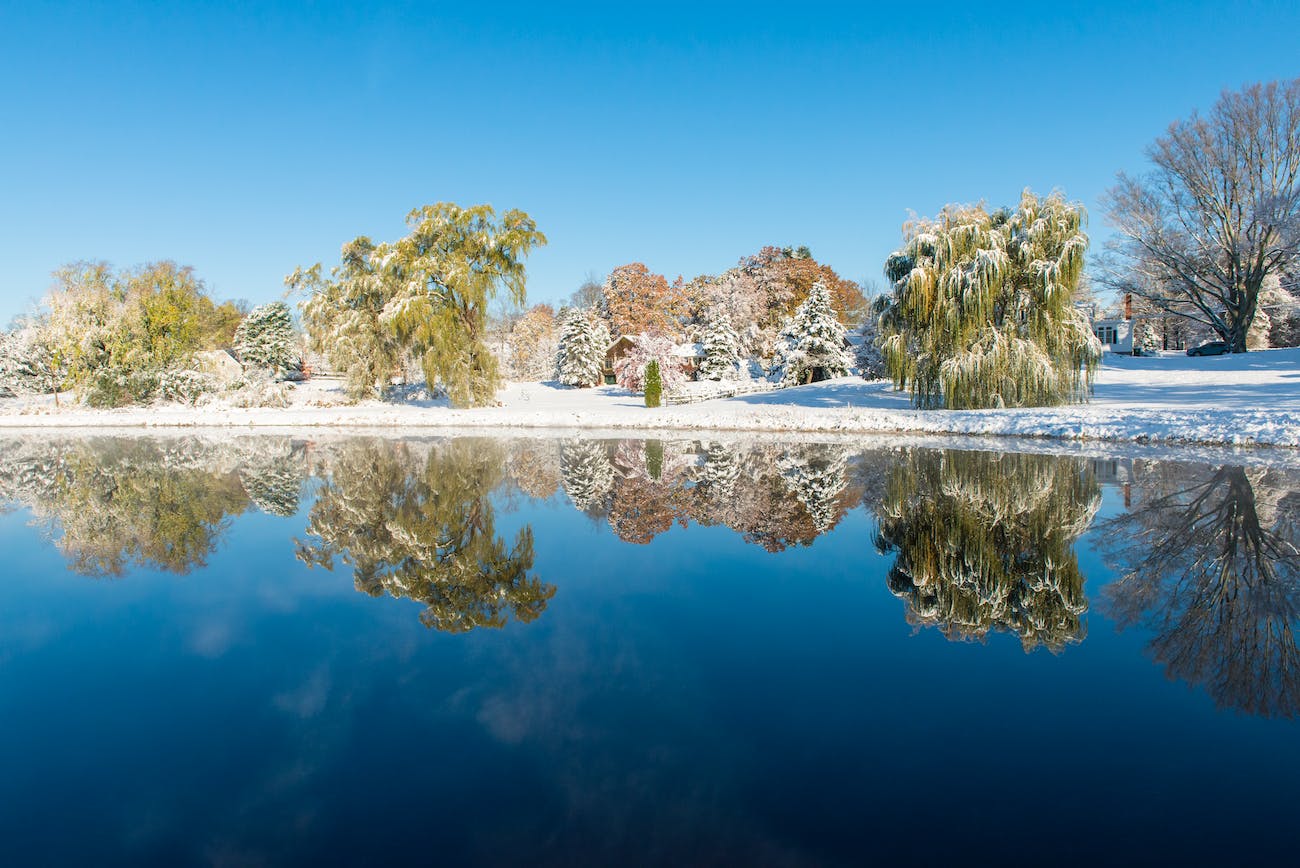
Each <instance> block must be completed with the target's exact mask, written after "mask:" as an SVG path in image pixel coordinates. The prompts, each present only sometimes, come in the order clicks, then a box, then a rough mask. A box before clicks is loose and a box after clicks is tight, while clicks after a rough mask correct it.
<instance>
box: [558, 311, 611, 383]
mask: <svg viewBox="0 0 1300 868" xmlns="http://www.w3.org/2000/svg"><path fill="white" fill-rule="evenodd" d="M608 349H609V332H608V330H606V328H605V325H604V323H603V322H602V321H600V320H599V319H598V318H597V317H596V316H594V315H593V314H592V313H591V312H590V311H584V310H575V309H573V308H565V309H564V310H562V311H561V312H560V342H559V348H558V349H557V350H556V353H555V375H556V378H557V379H558V380H559V381H560V382H561V383H564V384H565V385H567V386H578V387H580V388H586V387H587V386H595V385H599V384H600V382H601V375H602V372H603V370H604V368H605V353H606V351H607V350H608Z"/></svg>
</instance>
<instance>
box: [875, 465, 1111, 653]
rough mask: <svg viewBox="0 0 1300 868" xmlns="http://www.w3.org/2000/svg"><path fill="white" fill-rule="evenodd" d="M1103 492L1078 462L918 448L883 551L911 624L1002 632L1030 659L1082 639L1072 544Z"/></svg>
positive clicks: (954, 635) (965, 636) (1081, 599)
mask: <svg viewBox="0 0 1300 868" xmlns="http://www.w3.org/2000/svg"><path fill="white" fill-rule="evenodd" d="M1100 501H1101V495H1100V490H1099V488H1098V486H1097V482H1096V479H1095V478H1094V477H1093V475H1092V473H1091V472H1090V471H1088V470H1087V469H1086V468H1085V467H1084V466H1083V465H1082V464H1080V463H1079V462H1077V461H1073V460H1069V459H1062V458H1054V457H1050V456H1043V455H1014V454H1008V455H995V454H990V453H985V452H958V451H953V450H946V451H943V452H940V453H934V452H919V451H918V452H911V453H908V454H907V455H906V456H900V457H899V463H898V464H896V465H895V467H894V469H893V471H892V472H891V474H890V478H889V482H888V486H887V490H886V493H885V498H884V502H883V504H882V505H881V508H880V512H879V515H878V523H879V526H878V531H877V538H876V545H877V548H878V549H879V550H880V551H881V552H882V553H888V552H891V551H894V552H897V553H898V557H897V560H895V562H894V566H893V568H892V569H891V570H890V572H889V579H888V581H889V587H890V590H891V591H892V592H893V593H894V594H895V595H896V596H898V597H901V598H903V599H904V600H905V601H906V602H907V610H908V611H907V620H908V623H910V624H913V625H917V626H925V627H928V626H937V627H938V628H939V629H940V630H941V631H942V632H943V634H944V635H945V636H947V637H948V638H949V639H961V640H980V641H983V639H984V638H985V637H986V636H987V635H988V634H989V633H990V632H992V631H1006V632H1010V633H1014V634H1016V635H1017V636H1019V637H1020V641H1021V643H1022V645H1023V646H1024V648H1025V650H1026V651H1030V650H1033V649H1034V648H1036V647H1037V646H1039V645H1044V646H1046V647H1047V648H1048V649H1050V650H1051V651H1053V652H1059V651H1060V650H1062V649H1063V648H1064V647H1065V645H1066V644H1067V643H1072V642H1079V641H1081V640H1082V639H1083V636H1084V625H1083V623H1082V621H1081V620H1080V616H1081V615H1082V614H1083V613H1084V612H1085V611H1087V608H1088V605H1087V599H1086V598H1085V596H1084V593H1083V574H1082V573H1081V572H1080V570H1079V564H1078V559H1077V557H1076V555H1075V553H1074V551H1073V548H1072V546H1073V544H1074V541H1075V540H1076V539H1077V538H1078V537H1079V535H1080V534H1082V533H1083V532H1084V531H1085V530H1086V529H1087V528H1088V526H1089V524H1090V523H1091V522H1092V518H1093V516H1094V515H1095V514H1096V511H1097V508H1098V506H1099V505H1100Z"/></svg>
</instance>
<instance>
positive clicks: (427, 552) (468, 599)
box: [298, 440, 555, 633]
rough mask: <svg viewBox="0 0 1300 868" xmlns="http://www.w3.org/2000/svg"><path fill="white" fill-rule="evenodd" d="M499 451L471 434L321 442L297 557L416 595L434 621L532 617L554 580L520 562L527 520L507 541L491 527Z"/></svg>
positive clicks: (396, 593) (467, 625) (426, 618)
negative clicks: (428, 439) (324, 445)
mask: <svg viewBox="0 0 1300 868" xmlns="http://www.w3.org/2000/svg"><path fill="white" fill-rule="evenodd" d="M504 457H505V455H504V451H503V449H502V447H501V446H500V445H498V444H496V443H493V442H490V441H479V440H452V441H446V442H441V443H438V444H436V445H433V446H427V447H418V446H413V445H410V444H406V443H391V442H386V441H380V440H353V441H347V442H346V443H344V444H342V445H339V446H337V447H335V448H333V449H330V450H327V451H325V452H323V456H322V459H321V461H320V466H319V469H318V475H319V476H320V477H321V479H322V481H323V482H322V485H321V488H320V490H319V492H318V493H317V496H316V502H315V503H314V504H313V505H312V508H311V513H310V515H309V517H308V520H307V534H308V537H309V538H308V540H306V541H303V542H299V543H298V557H299V559H300V560H302V561H303V562H304V563H306V564H308V565H310V566H324V567H326V568H332V567H333V564H334V563H335V561H336V560H340V561H342V562H343V563H345V564H347V565H349V566H351V567H352V570H353V575H354V577H355V581H356V586H357V590H359V591H362V592H364V593H367V594H369V595H371V596H380V595H382V594H384V593H388V594H390V595H391V596H393V597H405V598H409V599H412V600H417V601H419V602H421V603H423V604H424V606H425V609H424V611H423V612H421V613H420V620H421V621H422V622H423V623H424V624H425V625H426V626H428V627H434V628H436V629H438V630H445V631H449V632H455V633H461V632H465V631H467V630H472V629H474V628H475V627H501V626H503V625H504V624H505V623H506V622H507V621H508V620H509V618H510V617H514V618H515V619H517V620H519V621H532V620H534V619H535V618H537V617H538V616H539V615H540V614H541V613H542V612H543V611H544V610H545V609H546V604H547V602H548V601H549V600H550V599H551V597H552V596H553V595H554V594H555V588H554V586H552V585H548V584H543V583H542V582H541V581H540V580H539V579H538V578H537V577H536V576H534V575H530V574H529V572H528V571H529V570H530V569H532V566H533V532H532V528H531V527H524V528H523V529H522V530H520V531H519V533H518V534H517V535H516V536H515V539H514V542H513V543H512V544H510V545H507V543H506V541H505V540H504V539H503V538H501V537H500V536H498V535H497V534H496V530H495V510H494V509H493V507H492V504H491V503H490V501H489V500H488V495H489V494H490V493H491V492H492V491H493V490H495V489H496V488H497V487H498V486H499V485H500V484H501V483H502V481H503V478H504V474H503V469H504V465H505V462H504Z"/></svg>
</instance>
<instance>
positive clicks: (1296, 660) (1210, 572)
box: [1101, 463, 1300, 717]
mask: <svg viewBox="0 0 1300 868" xmlns="http://www.w3.org/2000/svg"><path fill="white" fill-rule="evenodd" d="M1297 493H1300V478H1298V477H1297V476H1296V475H1295V474H1293V473H1286V472H1282V471H1248V470H1246V469H1244V468H1241V467H1219V468H1211V467H1204V466H1187V465H1177V464H1172V463H1162V464H1155V465H1150V464H1147V465H1139V466H1138V468H1136V476H1135V495H1136V497H1135V501H1134V503H1135V505H1134V506H1133V508H1132V509H1130V510H1129V511H1128V512H1126V513H1124V514H1122V515H1120V516H1118V517H1116V518H1114V519H1111V520H1110V521H1108V522H1107V523H1106V525H1105V527H1104V533H1102V534H1101V539H1102V545H1103V548H1104V550H1105V552H1106V554H1107V557H1108V559H1109V560H1110V561H1111V563H1112V564H1114V566H1115V567H1116V568H1117V569H1119V570H1120V571H1121V572H1122V576H1121V577H1120V579H1119V580H1118V581H1116V582H1114V583H1112V584H1111V585H1109V586H1107V588H1106V589H1105V591H1104V600H1105V605H1106V606H1107V608H1108V610H1109V612H1110V613H1111V614H1112V615H1113V616H1114V617H1115V619H1116V620H1117V621H1118V622H1119V624H1120V626H1121V628H1125V627H1129V626H1131V625H1133V624H1142V625H1144V626H1145V627H1147V628H1148V629H1150V630H1151V631H1152V633H1153V634H1154V638H1153V639H1152V640H1151V642H1150V645H1149V648H1150V651H1151V654H1152V656H1153V657H1155V659H1156V660H1157V661H1158V662H1160V663H1161V664H1163V665H1164V667H1165V671H1166V672H1167V674H1168V675H1169V677H1170V678H1177V679H1182V680H1184V681H1187V682H1189V683H1191V684H1200V685H1204V686H1205V688H1206V690H1207V691H1208V692H1209V694H1210V696H1211V697H1212V698H1213V699H1214V701H1215V703H1216V704H1217V705H1219V706H1220V707H1231V708H1237V709H1241V710H1243V711H1246V712H1248V713H1251V714H1260V715H1264V716H1279V717H1294V716H1296V715H1297V714H1298V713H1300V651H1298V650H1297V646H1296V634H1295V631H1296V626H1297V617H1298V615H1300V608H1298V606H1300V548H1298V545H1300V536H1297V524H1296V521H1295V519H1296V510H1295V506H1296V502H1297Z"/></svg>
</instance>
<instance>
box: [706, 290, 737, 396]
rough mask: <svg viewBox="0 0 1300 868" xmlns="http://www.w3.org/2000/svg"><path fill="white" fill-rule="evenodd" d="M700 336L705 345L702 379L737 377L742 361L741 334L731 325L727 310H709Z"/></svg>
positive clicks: (716, 308)
mask: <svg viewBox="0 0 1300 868" xmlns="http://www.w3.org/2000/svg"><path fill="white" fill-rule="evenodd" d="M700 338H701V340H700V343H701V344H703V346H704V358H703V359H701V360H700V371H699V374H700V379H701V380H730V379H735V377H736V374H737V370H738V365H739V363H740V336H739V335H737V334H736V330H735V329H734V328H732V327H731V318H730V317H728V316H727V312H726V311H725V310H723V309H722V308H718V307H715V308H711V309H710V310H709V312H708V314H706V315H705V319H704V327H703V329H702V333H701V335H700Z"/></svg>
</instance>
